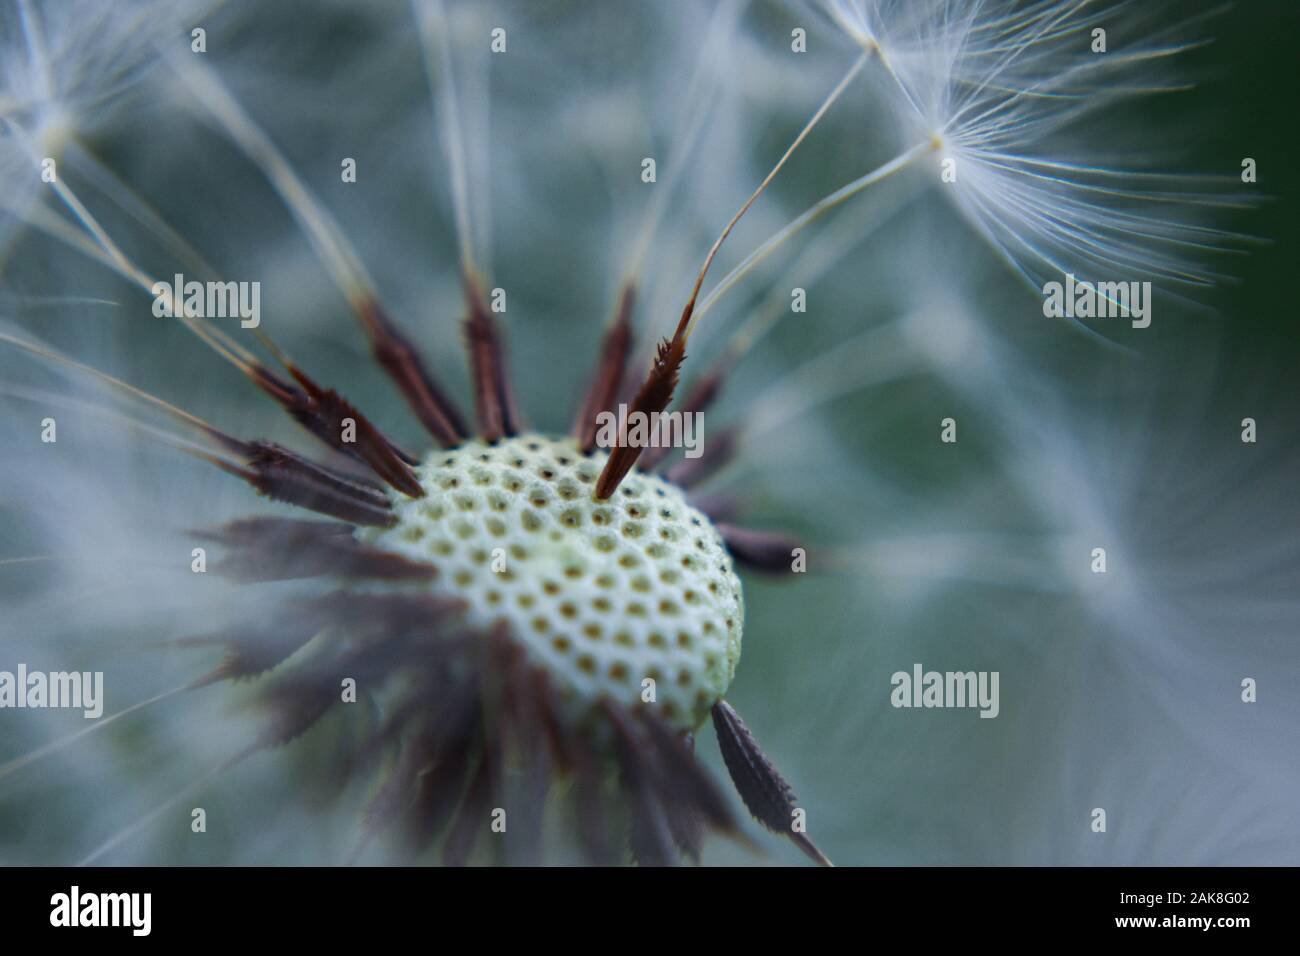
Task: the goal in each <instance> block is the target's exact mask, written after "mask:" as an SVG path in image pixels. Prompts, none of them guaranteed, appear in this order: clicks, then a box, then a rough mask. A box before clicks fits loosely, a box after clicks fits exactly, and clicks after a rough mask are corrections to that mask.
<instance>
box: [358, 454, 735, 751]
mask: <svg viewBox="0 0 1300 956" xmlns="http://www.w3.org/2000/svg"><path fill="white" fill-rule="evenodd" d="M606 457H607V455H605V454H604V453H599V452H598V453H594V454H592V455H583V454H582V453H581V452H579V450H578V448H577V443H576V441H575V440H573V439H563V440H558V439H551V438H547V437H545V436H542V435H521V436H519V437H517V438H512V439H508V440H506V441H503V442H501V443H499V444H496V445H488V444H485V443H483V442H479V441H475V442H470V443H468V444H466V445H464V446H462V447H460V448H457V449H455V450H451V451H442V450H435V451H433V452H430V453H429V455H428V457H427V458H426V459H425V462H424V464H423V465H422V466H421V468H420V470H419V475H420V478H421V481H422V483H423V484H424V486H425V488H426V489H427V490H428V493H427V494H426V496H425V497H423V498H418V499H405V500H402V501H399V502H398V503H397V504H396V507H395V513H396V516H397V521H396V523H395V524H394V525H393V526H392V527H390V528H370V529H365V530H364V531H362V532H360V536H361V538H362V540H363V541H364V542H366V543H367V544H370V545H373V546H375V547H377V548H381V549H384V550H388V551H393V552H395V553H398V554H405V555H407V556H409V557H411V558H413V559H416V560H419V561H423V562H426V563H429V564H432V565H433V566H435V567H437V568H438V575H437V577H436V578H435V580H434V581H433V583H432V585H431V587H432V589H433V593H435V594H436V595H440V596H446V597H449V598H458V599H462V600H464V601H466V602H467V604H468V607H469V611H468V613H467V617H466V623H467V624H468V625H470V626H473V627H479V628H481V629H482V630H483V632H484V633H487V632H488V631H490V629H491V627H492V626H493V625H494V624H496V623H498V622H506V623H507V624H508V625H509V626H510V630H511V632H512V633H513V634H516V635H517V636H518V638H519V640H520V641H521V642H522V643H523V644H524V645H525V646H526V647H527V648H528V650H529V652H530V654H531V655H532V656H533V657H534V658H535V659H536V660H537V661H539V662H541V663H542V664H543V665H544V666H545V667H546V668H547V669H548V671H549V672H550V673H551V674H553V675H554V677H555V679H556V684H557V686H559V687H561V688H563V689H564V690H565V691H566V692H568V693H569V694H571V695H572V698H573V700H574V703H575V705H581V709H584V710H585V709H589V708H590V707H591V706H593V705H594V704H596V703H598V702H599V701H600V700H601V699H604V698H610V699H613V700H615V701H617V702H619V703H621V704H635V703H637V702H638V701H640V700H642V699H643V698H642V695H643V692H644V691H645V686H644V685H643V683H642V682H643V681H644V680H645V679H646V678H649V679H651V680H653V681H654V685H655V686H654V697H655V702H656V703H657V704H658V706H659V707H660V708H661V709H662V712H663V714H664V716H665V717H666V718H667V719H668V720H669V721H670V722H672V723H673V724H675V725H677V726H679V727H681V728H682V729H684V730H691V729H694V728H695V727H697V726H698V725H699V724H700V723H701V721H703V720H704V719H705V718H706V717H707V716H708V713H709V708H710V707H712V706H713V704H714V703H715V702H716V701H717V700H718V699H719V698H720V697H721V696H722V695H723V693H724V692H725V691H726V689H727V687H728V686H729V685H730V683H731V679H732V676H733V675H734V674H735V670H736V664H737V662H738V661H739V659H740V646H741V633H742V629H743V626H744V613H745V611H744V601H743V598H742V595H741V587H740V579H739V578H738V577H737V576H736V573H735V569H734V567H733V564H732V560H731V557H730V556H729V555H728V554H727V550H726V547H725V545H724V544H723V542H722V539H721V538H720V537H719V535H718V533H717V531H715V530H714V528H713V526H712V523H711V522H710V521H709V519H708V518H707V517H705V516H704V515H703V514H702V513H701V512H699V511H698V510H697V509H695V508H693V507H692V506H691V505H690V504H689V503H688V502H687V501H686V499H685V496H684V495H683V493H682V491H681V490H680V489H678V488H676V487H675V486H673V485H672V484H669V483H668V482H666V481H664V480H663V479H661V478H659V477H657V476H655V475H645V474H634V475H633V476H631V477H630V478H629V479H627V480H626V481H625V482H624V484H623V485H622V486H621V487H620V488H619V490H618V493H616V494H615V495H614V496H613V497H612V498H610V499H609V500H608V501H600V500H597V499H596V498H595V497H594V495H593V488H594V484H595V481H596V478H597V477H598V476H599V474H600V470H601V468H602V467H603V466H604V461H605V458H606Z"/></svg>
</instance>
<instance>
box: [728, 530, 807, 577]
mask: <svg viewBox="0 0 1300 956" xmlns="http://www.w3.org/2000/svg"><path fill="white" fill-rule="evenodd" d="M714 527H715V528H717V531H718V534H720V535H722V540H723V541H724V542H725V543H726V545H727V550H728V551H730V552H731V556H732V557H733V558H735V559H736V561H738V562H739V563H740V564H742V565H744V566H745V567H748V568H753V569H754V570H755V571H767V572H769V573H772V574H789V573H790V572H792V571H793V570H794V568H793V564H794V552H795V550H796V549H798V548H799V542H798V541H796V540H794V539H793V538H791V537H789V536H788V535H784V534H779V533H777V532H774V531H758V530H755V529H752V528H738V527H736V526H735V525H730V524H716V525H714Z"/></svg>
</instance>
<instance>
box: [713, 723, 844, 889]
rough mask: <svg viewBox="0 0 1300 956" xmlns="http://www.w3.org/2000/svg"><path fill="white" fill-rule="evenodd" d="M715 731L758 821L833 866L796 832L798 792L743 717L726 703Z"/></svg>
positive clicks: (714, 725)
mask: <svg viewBox="0 0 1300 956" xmlns="http://www.w3.org/2000/svg"><path fill="white" fill-rule="evenodd" d="M713 729H714V730H715V731H716V732H717V734H718V748H719V749H720V750H721V751H722V759H723V761H724V762H725V763H726V765H727V771H728V773H730V774H731V780H732V782H733V783H734V784H735V785H736V791H737V792H738V793H739V794H740V799H741V800H743V801H744V802H745V806H746V807H748V808H749V812H750V813H751V814H753V816H754V819H755V820H757V821H758V822H759V823H761V824H763V826H765V827H767V828H768V829H769V830H771V831H772V832H773V833H780V834H783V835H785V836H788V837H790V839H791V840H793V841H794V843H795V845H796V846H798V847H799V849H801V850H803V852H804V853H806V854H807V855H808V856H809V857H810V858H812V859H813V860H815V861H817V862H818V863H820V864H822V865H823V866H830V865H831V861H830V860H828V859H827V858H826V856H825V855H824V854H823V853H822V852H821V851H820V850H818V849H817V847H815V846H814V845H813V842H812V840H810V839H809V838H808V835H807V834H806V833H799V832H796V831H795V830H794V829H792V822H793V820H794V811H795V809H796V807H797V806H798V800H797V798H796V797H795V795H794V791H793V790H791V789H790V785H789V784H788V783H786V782H785V778H783V777H782V776H781V774H780V773H779V772H778V771H777V769H776V767H774V766H773V765H772V762H771V761H770V760H768V759H767V756H766V755H765V754H764V753H763V751H762V749H761V748H760V747H759V746H758V742H757V741H755V740H754V735H753V734H751V733H750V732H749V728H748V727H746V726H745V722H744V721H743V720H741V719H740V715H739V714H738V713H736V711H735V709H734V708H733V707H732V706H731V705H730V704H728V703H727V702H726V701H725V700H719V701H718V702H717V703H716V704H714V705H713Z"/></svg>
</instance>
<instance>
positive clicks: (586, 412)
mask: <svg viewBox="0 0 1300 956" xmlns="http://www.w3.org/2000/svg"><path fill="white" fill-rule="evenodd" d="M635 302H636V287H635V286H633V285H632V284H631V283H630V282H629V283H627V284H626V285H624V286H623V291H622V294H621V295H620V296H619V301H618V313H617V315H616V316H615V318H614V323H613V324H612V325H611V326H610V327H609V330H608V331H607V332H606V333H605V338H604V340H603V341H602V342H601V346H600V360H599V362H598V363H597V365H596V372H595V374H594V375H593V376H592V379H591V387H590V388H589V389H588V390H587V395H586V398H584V399H583V402H582V407H581V408H580V409H579V410H578V415H577V418H575V419H574V422H573V434H574V437H576V438H577V439H578V449H579V450H580V451H581V452H582V453H583V454H584V455H585V454H587V453H589V452H591V451H592V450H594V449H595V447H596V416H597V415H599V414H600V413H601V412H605V411H611V410H612V409H613V407H614V403H615V401H616V400H617V398H618V394H619V391H620V389H621V388H622V385H623V372H624V370H625V368H626V366H627V357H628V353H629V352H631V350H632V309H633V306H634V305H635Z"/></svg>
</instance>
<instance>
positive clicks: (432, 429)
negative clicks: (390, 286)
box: [357, 300, 467, 448]
mask: <svg viewBox="0 0 1300 956" xmlns="http://www.w3.org/2000/svg"><path fill="white" fill-rule="evenodd" d="M357 318H358V319H359V320H360V321H361V325H362V328H364V329H365V331H366V335H367V336H369V338H370V346H371V349H372V350H373V351H374V355H375V359H376V361H378V362H379V364H380V365H381V366H383V368H384V370H385V371H386V372H388V374H389V377H391V378H392V379H393V381H394V382H395V383H396V385H397V388H398V390H399V391H400V392H401V393H402V397H403V398H405V399H406V403H407V404H408V405H410V406H411V410H412V411H413V412H415V417H416V418H418V419H419V420H420V424H421V425H423V426H424V427H425V430H426V431H428V432H429V434H430V435H432V436H433V437H434V439H435V440H436V441H437V442H438V443H439V444H440V445H442V446H443V447H444V448H451V447H454V446H456V445H459V444H460V443H461V442H462V441H463V440H464V439H465V435H466V434H467V432H466V430H465V425H464V423H463V421H462V420H461V416H460V413H459V412H458V411H457V410H456V406H455V405H454V404H453V403H452V401H451V399H449V398H448V397H447V395H446V393H445V392H443V390H442V389H441V388H439V387H438V384H437V383H436V382H435V381H434V380H433V377H432V376H431V375H430V374H429V371H428V369H426V368H425V366H424V363H423V362H422V361H421V360H420V357H419V354H418V353H417V352H416V351H415V346H413V345H412V344H411V343H410V342H409V341H408V340H407V339H406V337H405V336H404V335H402V333H400V332H399V331H398V330H397V327H396V326H395V325H393V323H392V320H390V319H389V318H388V316H387V315H386V314H385V313H384V310H383V309H382V308H380V306H379V303H378V302H375V301H373V300H367V301H366V302H365V303H363V304H362V305H361V306H360V307H359V308H358V309H357Z"/></svg>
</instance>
